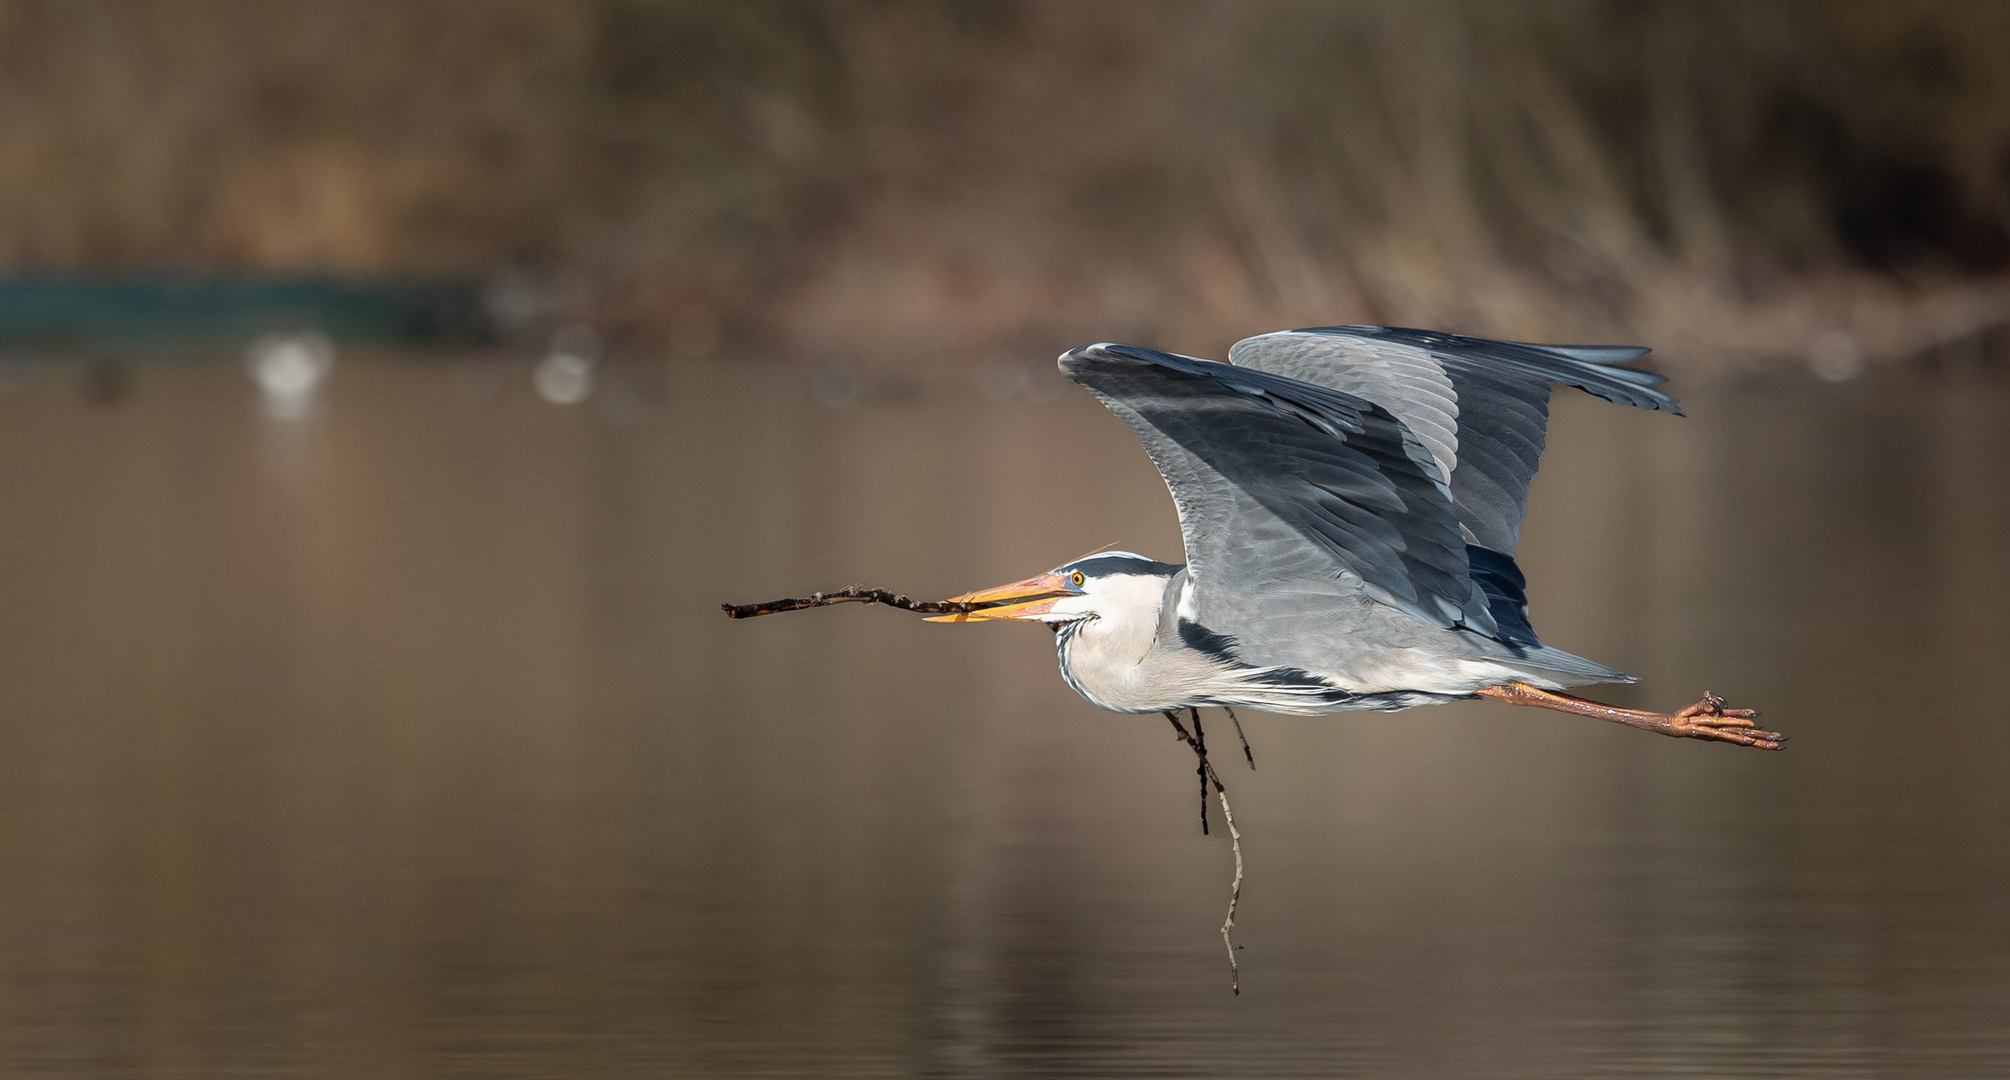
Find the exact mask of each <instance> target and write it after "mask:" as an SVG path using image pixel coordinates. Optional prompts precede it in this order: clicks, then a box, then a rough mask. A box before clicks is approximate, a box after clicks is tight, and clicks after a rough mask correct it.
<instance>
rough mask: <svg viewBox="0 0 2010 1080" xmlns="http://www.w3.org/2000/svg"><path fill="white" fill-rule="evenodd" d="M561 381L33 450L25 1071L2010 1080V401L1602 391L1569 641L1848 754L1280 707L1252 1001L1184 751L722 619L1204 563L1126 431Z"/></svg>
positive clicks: (712, 381)
mask: <svg viewBox="0 0 2010 1080" xmlns="http://www.w3.org/2000/svg"><path fill="white" fill-rule="evenodd" d="M497 371H500V372H501V376H498V378H497V379H496V380H493V381H492V383H491V381H484V380H488V379H489V376H488V375H480V377H479V378H478V379H477V380H476V382H477V383H478V384H479V385H480V386H483V387H488V386H491V385H494V386H500V387H501V388H502V392H501V393H500V394H499V395H498V396H496V397H494V398H493V399H492V400H470V399H471V398H475V399H480V398H484V397H486V394H487V390H483V391H482V393H478V394H472V395H471V394H469V393H467V392H465V391H466V390H467V386H468V378H467V375H468V373H467V372H466V371H465V370H463V371H461V372H459V373H458V374H457V373H456V371H455V368H454V365H453V364H451V363H438V362H430V361H429V362H411V361H397V360H377V361H366V362H347V361H345V362H344V363H343V364H342V366H340V367H338V368H337V370H336V372H335V374H334V376H333V377H332V379H331V380H330V382H329V384H328V393H327V395H326V397H325V399H324V400H322V401H321V402H320V403H319V404H318V407H317V410H316V411H315V413H314V414H313V415H311V416H310V417H308V418H307V419H305V420H301V421H297V422H292V423H287V422H281V421H276V420H273V419H270V418H267V417H265V416H263V415H261V413H260V411H259V409H258V408H257V407H256V402H255V400H254V391H253V388H252V386H251V384H250V383H249V382H248V381H247V380H246V379H245V377H244V375H243V374H242V372H241V371H239V370H238V369H237V368H236V367H234V366H230V365H218V366H214V367H204V366H193V367H178V368H167V367H162V368H146V369H142V370H140V371H138V372H137V374H136V375H135V376H134V377H133V378H132V379H131V380H130V382H129V385H127V386H126V390H125V393H124V395H123V396H122V397H119V398H118V399H117V400H114V401H109V402H107V401H106V400H104V398H105V397H106V395H102V394H101V395H97V397H96V399H94V398H93V397H92V396H91V395H89V394H86V393H84V392H83V391H82V389H81V386H80V381H79V380H78V379H76V378H73V377H72V376H71V375H70V374H68V373H65V372H62V371H52V372H50V373H49V374H48V375H47V377H45V378H43V379H42V380H40V381H39V382H37V383H36V384H35V385H33V386H32V387H30V388H29V389H28V390H27V391H25V392H20V393H8V394H5V395H0V1068H4V1071H5V1072H6V1073H7V1074H9V1075H80V1074H82V1075H100V1076H132V1077H139V1076H218V1075H240V1076H260V1075H271V1076H317V1077H318V1076H326V1077H338V1076H342V1077H346V1076H414V1077H420V1076H483V1077H542V1076H553V1075H570V1076H625V1075H638V1076H640V1075H648V1076H692V1077H738V1076H787V1075H814V1076H851V1075H858V1076H930V1077H934V1076H941V1077H965V1076H970V1077H989V1076H1085V1077H1087V1076H1096V1077H1105V1076H1196V1077H1215V1076H1253V1077H1264V1076H1277V1077H1287V1076H1373V1077H1401V1076H1420V1077H1467V1076H1470V1077H1503V1076H1530V1077H1625V1076H1664V1075H1704V1076H1722V1077H1744V1076H1751V1077H1760V1076H1793V1077H1806V1076H1823V1077H1860V1076H1861V1077H1872V1076H1893V1077H1908V1078H1911V1077H1940V1076H1946V1077H1973V1076H1983V1075H1996V1074H2001V1073H2003V1072H2005V1071H2006V1070H2010V919H2006V918H2005V917H2004V916H2005V912H2006V908H2005V901H2004V899H2003V898H2004V896H2005V895H2006V886H2010V864H2006V859H2005V851H2006V847H2007V846H2010V793H2006V792H2010V785H2006V784H2005V782H2004V776H2005V772H2006V763H2010V756H2006V751H2010V730H2006V725H2005V723H2004V709H2003V706H2002V705H2001V703H2000V698H1999V690H1998V686H1997V683H1998V679H1999V678H2000V675H2001V672H2002V671H2003V663H2004V658H2005V656H2006V655H2010V650H2006V645H2010V634H2006V631H2005V629H2004V625H2005V620H2004V616H2003V612H2004V611H2005V610H2006V608H2010V570H2006V561H2005V560H2004V559H2003V558H2002V551H2003V542H2004V541H2003V536H2004V535H2005V532H2006V527H2010V506H2006V501H2005V498H2004V492H2005V491H2006V481H2010V394H2006V393H2005V392H2004V390H2003V388H2002V387H2000V386H1996V385H1991V384H1973V385H1969V384H1961V385H1911V384H1863V385H1858V386H1852V387H1849V388H1845V389H1835V388H1816V387H1812V386H1781V387H1774V388H1768V387H1746V388H1741V389H1737V390H1728V389H1727V390H1719V391H1714V392H1698V391H1696V390H1694V389H1693V388H1685V389H1688V392H1687V393H1685V395H1684V397H1685V403H1686V404H1687V405H1688V407H1689V411H1690V413H1691V418H1690V419H1687V420H1678V419H1674V418H1671V417H1666V416H1659V415H1644V414H1640V413H1637V412H1632V411H1628V410H1622V409H1619V408H1616V407H1612V406H1607V405H1604V404H1603V403H1599V402H1594V401H1591V400H1589V399H1586V398H1583V397H1582V396H1578V395H1559V399H1558V403H1557V408H1556V421H1555V423H1554V425H1553V426H1552V441H1551V450H1550V453H1549V456H1548V459H1547V460H1546V462H1545V466H1544V471H1543V473H1542V475H1541V476H1540V477H1539V478H1538V480H1537V484H1536V489H1535V492H1534V495H1533V500H1532V501H1533V506H1534V509H1533V512H1532V516H1531V519H1530V523H1529V526H1528V529H1527V531H1526V533H1525V538H1524V543H1523V549H1522V559H1521V561H1522V564H1523V566H1524V568H1525V569H1526V570H1527V572H1528V576H1529V578H1530V582H1531V588H1530V593H1531V596H1532V600H1533V614H1534V620H1535V624H1536V626H1537V628H1538V629H1539V630H1540V631H1541V632H1542V633H1543V635H1544V638H1545V640H1547V641H1550V642H1552V643H1554V644H1556V645H1559V646H1561V647H1564V648H1568V649H1571V650H1573V651H1577V652H1581V653H1584V654H1587V655H1590V656H1593V657H1595V658H1597V659H1599V660H1602V661H1605V662H1608V663H1611V664H1615V665H1617V666H1620V667H1622V668H1625V669H1626V670H1629V671H1632V672H1634V673H1636V674H1639V675H1640V676H1642V677H1643V681H1642V682H1641V684H1640V685H1639V686H1637V687H1631V688H1623V689H1620V690H1617V691H1615V696H1616V697H1617V698H1618V699H1619V700H1621V701H1624V702H1626V703H1629V704H1643V705H1651V706H1655V707H1673V706H1675V705H1679V704H1682V703H1684V702H1687V701H1689V700H1691V699H1693V698H1694V697H1695V696H1696V695H1697V694H1698V693H1699V692H1700V691H1702V690H1704V689H1713V690H1716V691H1718V692H1720V693H1723V694H1725V695H1726V696H1727V697H1729V698H1730V699H1731V701H1732V702H1733V704H1738V705H1754V706H1758V707H1761V708H1763V709H1765V711H1766V717H1767V720H1768V721H1770V722H1772V723H1774V724H1775V726H1777V727H1778V728H1779V729H1781V730H1784V731H1787V732H1789V733H1791V734H1792V736H1793V737H1794V741H1793V743H1792V745H1791V747H1790V749H1789V750H1788V751H1786V752H1784V753H1781V754H1764V753H1759V752H1754V751H1749V750H1742V749H1737V748H1732V747H1727V746H1718V745H1705V744H1701V743H1693V742H1676V741H1671V740H1667V739H1661V738H1657V737H1654V736H1651V735H1647V734H1643V733H1640V732H1635V731H1630V730H1626V729H1622V728H1618V727H1616V726H1613V725H1607V724H1601V723H1599V722H1597V721H1592V720H1586V719H1581V718H1573V717H1565V716H1561V715H1555V714H1548V713H1543V712H1538V711H1531V710H1517V709H1513V708H1510V707H1507V706H1502V705H1498V704H1494V703H1491V702H1488V703H1479V702H1475V703H1466V704H1459V705H1454V706H1446V707H1440V708H1435V709H1424V710H1415V711H1411V712H1407V713H1401V714H1396V715H1368V716H1351V717H1350V716H1340V717H1329V718H1277V717H1266V716H1255V715H1245V717H1244V721H1245V724H1246V726H1247V727H1248V729H1249V734H1250V737H1251V739H1252V740H1253V742H1254V743H1255V747H1256V754H1257V762H1258V766H1259V768H1258V770H1257V771H1256V772H1254V773H1250V772H1248V771H1247V770H1246V769H1245V770H1241V771H1239V772H1226V773H1225V776H1226V779H1227V780H1228V781H1229V783H1230V784H1231V795H1232V797H1233V799H1234V802H1235V808H1236V814H1237V818H1238V821H1239V822H1240V823H1241V824H1242V826H1243V830H1244V834H1245V836H1246V838H1247V840H1246V844H1245V851H1246V854H1247V857H1248V866H1249V871H1248V880H1247V882H1246V885H1245V891H1244V905H1243V910H1242V916H1241V921H1240V932H1239V938H1238V940H1239V941H1240V942H1241V943H1242V944H1243V945H1244V946H1245V948H1244V950H1243V953H1242V957H1243V966H1244V971H1243V994H1242V996H1241V997H1240V998H1231V997H1230V996H1229V993H1228V985H1227V973H1226V970H1225V964H1224V962H1223V956H1222V951H1221V945H1220V941H1219V938H1218V937H1216V936H1215V927H1216V926H1217V925H1218V924H1219V922H1220V920H1221V908H1222V904H1223V901H1224V900H1225V893H1226V886H1227V882H1228V876H1229V871H1230V863H1229V851H1228V848H1227V845H1226V841H1225V839H1224V838H1223V837H1222V836H1221V835H1220V834H1219V831H1218V830H1217V834H1216V835H1215V836H1213V837H1209V838H1203V837H1202V836H1201V835H1200V833H1199V829H1198V827H1197V822H1196V821H1195V820H1194V815H1195V801H1196V792H1195V790H1194V786H1193V775H1192V768H1191V757H1190V756H1189V755H1188V753H1187V751H1186V750H1185V749H1184V748H1183V747H1181V746H1180V745H1179V744H1177V743H1174V742H1173V741H1172V740H1171V739H1170V738H1169V735H1168V732H1167V730H1166V725H1165V723H1164V721H1163V720H1162V719H1160V718H1157V717H1121V716H1113V715H1109V714H1104V713H1100V712H1097V711H1096V710H1094V709H1092V708H1091V707H1089V706H1088V705H1086V704H1085V703H1083V702H1082V701H1080V700H1079V699H1077V698H1076V697H1074V695H1072V694H1071V693H1069V692H1068V691H1067V690H1066V688H1065V687H1064V686H1063V685H1062V683H1061V681H1060V679H1059V677H1058V676H1057V675H1056V673H1055V671H1054V664H1053V657H1052V645H1051V641H1050V639H1049V637H1048V635H1046V634H1045V633H1042V632H1041V631H1039V630H1038V629H1035V628H1032V627H1024V626H994V625H980V626H942V625H929V624H924V623H921V622H919V621H917V620H914V619H912V618H911V617H907V616H904V615H902V614H900V613H896V612H891V611H886V610H881V609H834V610H829V611H813V612H804V613H800V614H793V615H787V616H778V617H773V618H768V619H761V620H756V621H753V622H747V623H733V622H729V621H727V620H726V619H724V618H723V617H722V616H721V615H720V613H719V611H718V609H717V605H718V603H719V602H720V601H723V600H735V601H747V600H757V599H766V598H769V597H772V596H779V595H789V594H794V593H798V592H801V591H804V590H809V589H815V588H828V587H833V586H839V585H845V584H849V583H852V582H857V581H864V582H870V583H873V584H879V585H886V586H891V587H895V588H899V589H903V590H906V591H910V592H913V593H915V594H917V595H935V596H939V595H947V594H949V593H952V592H957V591H962V590H965V589H968V588H973V587H977V586H983V585H990V584H996V583H998V582H1003V581H1007V580H1012V579H1016V578H1019V577H1023V576H1026V575H1027V574H1030V573H1033V572H1037V571H1040V570H1043V569H1046V568H1047V567H1050V566H1052V565H1055V564H1057V563H1060V562H1062V561H1065V560H1067V559H1069V558H1072V557H1074V556H1077V555H1080V554H1082V553H1083V552H1085V551H1088V550H1090V549H1093V548H1096V547H1099V546H1102V545H1104V544H1108V543H1112V542H1115V543H1118V544H1120V545H1121V546H1123V547H1127V548H1130V549H1133V550H1137V551H1140V552H1143V553H1146V554H1150V555H1154V556H1158V557H1163V558H1168V559H1177V558H1178V557H1179V539H1178V530H1177V523H1176V521H1175V519H1174V516H1173V512H1172V507H1171V504H1170V501H1169V500H1168V499H1167V498H1166V496H1165V493H1164V489H1163V488H1162V486H1160V484H1159V482H1158V480H1157V477H1156V475H1155V474H1154V473H1153V472H1152V470H1151V467H1150V464H1149V462H1147V461H1146V459H1145V457H1144V455H1143V453H1142V452H1141V451H1140V450H1139V449H1138V448H1137V446H1136V445H1135V443H1133V442H1132V441H1131V439H1130V437H1129V435H1128V434H1126V433H1125V432H1124V431H1123V429H1122V428H1121V427H1119V426H1118V425H1117V424H1116V423H1115V422H1114V421H1113V420H1111V419H1110V418H1109V417H1108V416H1107V415H1106V414H1105V413H1104V412H1103V411H1102V410H1101V409H1100V408H1099V407H1098V406H1096V405H1095V404H1094V403H1093V402H1092V401H1090V400H1089V399H1088V398H1087V397H1086V395H1082V394H1079V393H1071V394H1068V395H1065V396H1062V397H1060V398H1058V399H1056V400H1051V401H1034V400H1014V401H1010V402H1005V403H996V402H993V401H990V400H988V399H987V398H986V397H984V396H982V395H980V394H979V393H978V392H977V389H976V383H974V382H966V381H964V380H963V379H962V377H961V374H960V373H954V372H951V373H940V374H937V375H936V376H934V377H933V380H932V381H931V380H929V379H911V380H907V381H903V382H899V383H892V384H887V385H891V386H893V387H894V389H895V390H897V391H898V392H885V393H864V394H858V395H854V396H856V397H857V398H858V399H859V400H858V401H857V403H856V404H854V405H853V407H850V408H846V409H829V408H824V407H821V406H819V405H818V404H817V403H816V402H815V400H814V397H813V395H812V394H811V393H810V391H809V390H808V389H806V388H805V386H804V382H803V380H802V378H801V376H800V374H799V373H798V372H796V371H794V370H791V369H782V368H772V367H761V366H742V367H732V366H726V365H696V366H688V367H680V368H676V369H673V370H670V371H669V372H668V373H667V374H666V375H665V376H664V377H663V379H662V380H661V381H660V382H657V383H650V384H647V385H646V386H643V387H642V390H640V391H638V390H637V389H636V388H635V387H632V386H631V387H629V388H628V390H627V391H626V393H627V395H628V396H627V397H625V398H619V399H605V400H608V401H612V402H613V405H612V407H607V408H601V407H596V406H595V405H593V404H588V405H585V406H580V407H575V408H569V409H568V408H559V407H554V406H551V405H548V404H546V403H544V402H543V401H540V400H538V399H537V398H536V397H535V396H534V395H533V394H532V393H531V392H530V390H529V388H528V385H529V384H528V377H527V375H526V374H525V373H524V372H522V371H519V370H517V369H497ZM478 374H479V373H478ZM1678 388H1680V387H1679V383H1678ZM617 389H618V387H617ZM882 389H883V387H882ZM1042 396H1044V395H1042ZM826 397H827V399H828V395H826ZM1226 738H1227V729H1226V728H1225V726H1219V725H1218V726H1217V727H1216V729H1215V739H1216V742H1217V745H1219V744H1220V743H1221V742H1222V741H1224V740H1225V739H1226Z"/></svg>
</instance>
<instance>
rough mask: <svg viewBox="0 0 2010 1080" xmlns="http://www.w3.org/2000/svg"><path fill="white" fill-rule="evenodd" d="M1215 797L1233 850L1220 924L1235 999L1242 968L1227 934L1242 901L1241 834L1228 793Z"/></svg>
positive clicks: (1240, 992)
mask: <svg viewBox="0 0 2010 1080" xmlns="http://www.w3.org/2000/svg"><path fill="white" fill-rule="evenodd" d="M1214 794H1215V797H1216V798H1218V799H1220V800H1221V817H1222V820H1223V821H1226V822H1228V842H1229V844H1230V845H1231V846H1232V847H1234V848H1235V880H1234V881H1231V882H1229V883H1228V918H1226V919H1224V920H1222V923H1221V943H1222V945H1224V946H1226V947H1227V949H1228V988H1229V990H1230V991H1232V992H1233V993H1234V994H1235V996H1236V997H1241V996H1242V968H1241V966H1240V965H1238V964H1237V963H1236V962H1235V950H1236V949H1237V948H1239V947H1240V946H1238V945H1236V943H1235V939H1234V938H1231V937H1229V936H1228V932H1229V931H1230V930H1232V929H1234V928H1235V905H1236V902H1237V901H1239V900H1241V899H1242V833H1241V832H1239V831H1238V830H1237V829H1236V827H1235V814H1234V813H1233V812H1232V811H1230V810H1229V808H1228V792H1226V791H1223V790H1221V788H1220V787H1219V786H1217V787H1216V788H1215V789H1214Z"/></svg>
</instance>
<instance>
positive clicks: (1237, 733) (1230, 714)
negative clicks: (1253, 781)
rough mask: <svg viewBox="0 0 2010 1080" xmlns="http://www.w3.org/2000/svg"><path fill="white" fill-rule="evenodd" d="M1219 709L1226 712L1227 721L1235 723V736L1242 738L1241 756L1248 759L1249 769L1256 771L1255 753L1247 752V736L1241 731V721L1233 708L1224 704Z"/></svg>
mask: <svg viewBox="0 0 2010 1080" xmlns="http://www.w3.org/2000/svg"><path fill="white" fill-rule="evenodd" d="M1221 711H1222V712H1225V713H1227V714H1228V722H1229V723H1231V724H1234V725H1235V737H1236V738H1238V739H1241V740H1242V756H1243V757H1245V758H1248V759H1249V768H1250V771H1251V772H1254V771H1256V755H1255V754H1252V753H1250V752H1249V736H1247V735H1244V734H1243V733H1242V721H1240V720H1238V719H1236V718H1235V710H1234V709H1231V708H1229V707H1228V706H1226V705H1223V706H1222V707H1221Z"/></svg>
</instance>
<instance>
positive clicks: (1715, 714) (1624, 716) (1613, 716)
mask: <svg viewBox="0 0 2010 1080" xmlns="http://www.w3.org/2000/svg"><path fill="white" fill-rule="evenodd" d="M1480 693H1481V694H1484V695H1486V696H1487V697H1490V698H1499V699H1500V700H1502V701H1505V702H1507V703H1508V704H1510V705H1535V706H1538V707H1540V708H1544V709H1555V710H1556V711H1558V712H1567V713H1575V714H1577V715H1578V716H1595V717H1597V718H1598V719H1600V720H1610V721H1612V722H1613V723H1615V724H1625V725H1626V726H1627V727H1637V728H1639V729H1641V730H1642V731H1652V732H1657V733H1659V734H1662V735H1666V736H1668V737H1670V738H1675V739H1715V740H1717V741H1719V742H1727V743H1737V744H1738V745H1739V746H1756V747H1758V748H1759V749H1761V750H1778V749H1779V748H1780V744H1781V743H1783V742H1786V741H1787V737H1786V736H1785V735H1782V734H1780V733H1779V732H1777V731H1760V730H1759V726H1758V725H1757V724H1754V723H1752V718H1753V717H1755V716H1757V715H1759V714H1758V712H1757V711H1755V710H1752V709H1727V708H1725V707H1724V699H1723V698H1720V697H1718V696H1717V695H1715V694H1710V693H1706V694H1704V695H1703V697H1702V699H1701V700H1699V701H1697V702H1696V703H1695V704H1694V705H1690V706H1687V707H1685V708H1683V709H1681V710H1680V711H1677V712H1673V713H1657V712H1644V711H1642V710H1640V709H1622V708H1620V707H1619V706H1617V705H1607V704H1605V703H1603V702H1599V701H1588V700H1586V699H1584V698H1581V697H1572V696H1571V695H1569V694H1559V693H1557V692H1556V691H1554V690H1544V689H1542V688H1541V687H1536V686H1530V685H1529V684H1527V683H1524V682H1511V683H1502V684H1501V685H1499V686H1489V687H1487V688H1486V689H1484V690H1482V691H1480Z"/></svg>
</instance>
